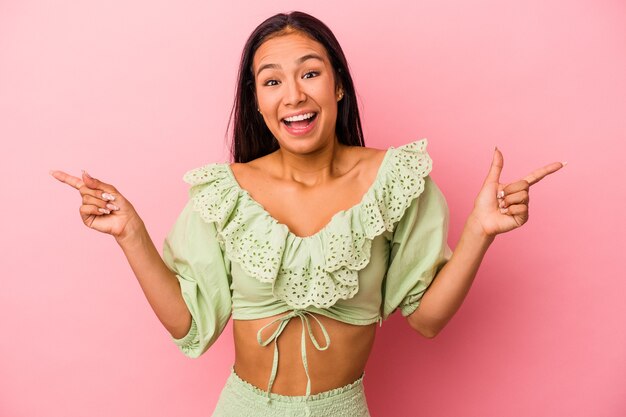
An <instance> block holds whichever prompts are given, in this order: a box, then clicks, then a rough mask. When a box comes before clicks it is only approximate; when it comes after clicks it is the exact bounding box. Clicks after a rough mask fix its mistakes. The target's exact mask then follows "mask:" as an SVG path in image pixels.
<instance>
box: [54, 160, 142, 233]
mask: <svg viewBox="0 0 626 417" xmlns="http://www.w3.org/2000/svg"><path fill="white" fill-rule="evenodd" d="M50 175H52V176H53V177H54V178H56V179H57V180H59V181H61V182H63V183H65V184H67V185H69V186H71V187H73V188H74V189H76V190H78V192H79V193H80V195H81V197H82V203H83V204H82V205H81V206H80V209H79V212H80V217H81V218H82V219H83V223H84V224H85V225H86V226H87V227H90V228H92V229H95V230H97V231H99V232H102V233H108V234H110V235H112V236H114V237H115V239H116V240H117V241H118V242H119V241H121V240H123V239H124V238H125V237H127V236H129V235H131V234H132V233H133V232H134V231H136V230H138V228H140V227H142V226H143V222H142V220H141V218H140V217H139V215H138V214H137V212H136V211H135V208H134V207H133V205H132V204H130V201H128V200H127V199H126V198H124V196H123V195H122V194H120V192H119V191H117V189H116V188H115V187H113V186H112V185H110V184H107V183H104V182H102V181H100V180H97V179H95V178H92V177H91V176H90V175H89V174H88V173H87V172H86V171H83V175H82V179H81V178H78V177H74V176H72V175H69V174H67V173H65V172H63V171H50Z"/></svg>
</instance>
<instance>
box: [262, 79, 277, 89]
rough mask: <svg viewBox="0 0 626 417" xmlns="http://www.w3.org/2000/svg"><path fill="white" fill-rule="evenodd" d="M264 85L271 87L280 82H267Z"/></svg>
mask: <svg viewBox="0 0 626 417" xmlns="http://www.w3.org/2000/svg"><path fill="white" fill-rule="evenodd" d="M263 85H266V86H270V87H271V86H273V85H278V81H276V80H267V81H265V84H263Z"/></svg>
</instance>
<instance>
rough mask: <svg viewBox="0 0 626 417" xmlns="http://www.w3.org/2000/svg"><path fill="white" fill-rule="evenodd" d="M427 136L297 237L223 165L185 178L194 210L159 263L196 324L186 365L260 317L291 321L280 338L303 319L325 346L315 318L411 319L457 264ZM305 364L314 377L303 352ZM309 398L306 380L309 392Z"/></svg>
mask: <svg viewBox="0 0 626 417" xmlns="http://www.w3.org/2000/svg"><path fill="white" fill-rule="evenodd" d="M426 145H427V141H426V139H422V140H418V141H415V142H410V143H407V144H405V145H402V146H399V147H397V148H395V147H393V146H392V147H390V148H389V149H388V150H387V151H386V153H385V156H384V158H383V161H382V163H381V165H380V167H379V169H378V172H377V174H376V179H375V181H374V183H373V184H372V185H371V186H370V188H369V189H368V191H367V192H366V193H365V194H364V196H363V198H362V200H361V201H360V202H359V203H358V204H356V205H354V206H352V207H351V208H349V209H347V210H342V211H339V212H338V213H336V214H335V215H334V216H333V217H332V218H331V220H330V221H329V222H328V223H327V225H326V226H325V227H324V228H322V229H321V230H320V231H319V232H317V233H315V234H314V235H311V236H307V237H298V236H296V235H294V234H293V233H291V232H290V230H289V229H288V227H287V226H286V225H284V224H281V223H279V222H278V221H277V220H275V219H274V218H273V217H271V215H270V214H269V213H268V212H267V211H266V210H265V209H264V208H263V206H262V205H261V204H260V203H258V202H256V201H255V200H253V199H252V197H251V196H250V194H249V193H248V192H247V191H246V190H244V189H242V188H241V187H240V186H239V184H238V183H237V181H236V179H235V176H234V175H233V172H232V170H231V168H230V164H228V163H211V164H208V165H205V166H203V167H200V168H196V169H193V170H191V171H189V172H187V173H186V174H185V176H184V181H185V182H187V183H189V184H190V185H191V186H192V187H191V188H190V190H189V196H190V199H189V202H188V203H187V205H186V206H185V208H184V209H183V211H182V213H181V214H180V216H179V217H178V219H177V220H176V222H175V224H174V226H173V227H172V229H171V230H170V232H169V234H168V235H167V237H166V238H165V242H164V244H163V258H164V261H165V263H166V265H167V266H168V267H169V268H170V269H171V270H172V271H173V272H174V273H175V274H176V276H177V278H178V280H179V282H180V287H181V292H182V295H183V298H184V300H185V303H186V304H187V307H188V308H189V311H190V313H191V316H192V322H191V328H190V329H189V332H188V334H187V335H186V336H184V337H182V338H180V339H175V338H173V337H172V339H173V341H174V343H176V345H177V346H178V347H179V348H180V350H181V351H182V352H183V353H184V354H185V355H186V356H189V357H193V358H195V357H198V356H200V355H202V354H203V353H204V352H205V351H206V350H207V349H208V348H209V347H210V346H211V345H212V344H213V343H214V342H215V341H216V340H217V338H218V336H219V335H220V334H221V333H222V331H223V329H224V327H225V326H226V324H227V322H228V320H229V318H230V316H231V315H232V317H233V319H237V320H250V319H258V318H263V317H268V316H273V315H276V314H280V313H286V314H285V315H283V316H281V317H279V318H278V319H276V320H274V321H273V322H271V323H269V324H268V325H267V326H264V328H265V327H268V326H270V325H274V326H275V325H276V324H278V325H277V326H276V330H275V332H274V334H272V336H271V337H270V338H269V339H267V340H265V341H263V340H262V337H261V333H262V330H263V328H262V329H260V330H259V333H258V342H259V343H260V344H261V345H263V346H265V345H267V344H268V343H270V342H271V341H274V349H275V356H274V366H273V371H272V375H271V377H270V382H269V384H268V388H267V394H268V398H269V393H270V392H271V386H272V383H273V381H274V378H275V376H276V367H277V363H278V362H277V361H278V350H277V348H278V346H277V343H276V341H277V339H278V336H280V333H281V332H282V330H283V329H284V327H285V326H286V325H287V323H288V321H289V320H290V319H291V318H294V317H298V318H300V320H301V321H302V332H303V333H302V334H303V342H304V335H305V328H308V331H309V336H310V337H311V340H312V341H313V343H314V345H315V347H316V348H317V349H320V350H324V349H326V348H327V347H328V345H329V343H330V338H329V335H328V333H327V332H326V329H324V327H323V326H322V325H321V323H320V322H319V321H317V319H316V318H315V316H313V315H311V314H309V313H310V312H313V313H317V314H321V315H324V316H327V317H330V318H333V319H335V320H339V321H342V322H346V323H351V324H355V325H366V324H371V323H375V322H380V324H381V325H382V321H383V320H384V319H387V318H388V317H389V315H391V313H393V312H394V311H395V310H396V309H398V308H400V310H401V312H402V315H403V316H408V315H409V314H411V313H412V312H413V311H415V310H416V309H417V307H418V305H419V302H420V299H421V297H422V295H423V294H424V291H425V290H426V289H427V288H428V286H429V285H430V283H431V282H432V280H433V278H434V277H435V275H436V274H437V272H438V271H439V270H440V269H441V268H442V267H443V265H444V264H445V263H446V262H447V261H448V259H449V258H450V256H451V254H452V251H451V250H450V248H449V246H448V244H447V233H448V206H447V204H446V200H445V198H444V196H443V194H442V193H441V191H440V190H439V188H438V187H437V185H436V184H435V183H434V181H433V180H432V179H431V178H430V176H429V173H430V171H431V169H432V161H431V158H430V157H429V155H428V154H427V152H426ZM309 317H310V318H313V319H315V320H316V321H317V323H318V325H319V326H321V328H322V330H323V333H324V336H325V338H326V343H325V346H320V343H319V342H318V341H317V340H315V338H314V337H313V333H312V332H311V328H310V325H311V324H310V323H309V321H308V318H309ZM302 360H303V363H304V367H305V371H306V372H307V375H308V367H307V362H306V350H305V349H304V347H303V349H302ZM309 394H310V379H309V381H308V384H307V392H306V395H307V396H309Z"/></svg>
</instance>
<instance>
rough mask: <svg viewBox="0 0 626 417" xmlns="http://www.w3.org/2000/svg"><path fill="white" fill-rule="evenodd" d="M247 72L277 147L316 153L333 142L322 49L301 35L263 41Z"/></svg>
mask: <svg viewBox="0 0 626 417" xmlns="http://www.w3.org/2000/svg"><path fill="white" fill-rule="evenodd" d="M252 69H253V72H254V79H255V90H256V98H257V104H258V107H259V110H260V111H261V113H262V115H263V119H264V120H265V123H266V124H267V127H268V128H269V130H270V131H271V132H272V134H273V135H274V137H275V138H276V139H277V140H278V142H279V144H280V146H281V147H283V146H287V147H290V148H291V147H294V146H297V147H299V148H300V149H302V148H301V146H300V145H299V144H302V145H303V146H305V147H307V148H308V147H310V146H313V147H317V146H316V145H323V144H326V143H328V142H332V141H334V140H336V137H335V125H336V122H337V101H338V100H339V99H340V97H341V96H342V94H341V93H340V91H341V89H340V87H339V86H337V87H336V86H335V77H334V72H333V67H332V65H331V63H330V60H329V59H328V54H327V53H326V49H325V48H324V46H323V45H322V44H321V43H319V42H317V41H315V40H313V39H311V38H309V37H308V36H306V35H303V34H302V33H300V32H290V33H288V34H285V35H279V36H276V37H273V38H270V39H269V40H267V41H265V42H264V43H263V44H261V46H260V47H259V48H258V49H257V51H256V52H255V54H254V59H253V64H252Z"/></svg>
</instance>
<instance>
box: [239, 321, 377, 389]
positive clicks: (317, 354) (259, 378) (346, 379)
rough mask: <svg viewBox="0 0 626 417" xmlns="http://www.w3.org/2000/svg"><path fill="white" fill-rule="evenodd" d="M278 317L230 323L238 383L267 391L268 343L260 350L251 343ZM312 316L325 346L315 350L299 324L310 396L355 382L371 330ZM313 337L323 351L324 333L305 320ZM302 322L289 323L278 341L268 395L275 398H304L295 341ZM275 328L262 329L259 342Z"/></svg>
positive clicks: (362, 366)
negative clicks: (304, 349)
mask: <svg viewBox="0 0 626 417" xmlns="http://www.w3.org/2000/svg"><path fill="white" fill-rule="evenodd" d="M287 313H289V312H286V313H281V314H278V315H275V316H271V317H265V318H263V319H256V320H233V337H234V339H235V365H234V368H235V373H236V374H237V375H238V376H239V377H240V378H241V379H243V380H244V381H247V382H248V383H250V384H252V385H254V386H256V387H257V388H260V389H262V390H267V385H268V383H269V378H270V375H271V372H272V362H273V360H274V341H272V342H271V343H269V344H268V345H267V346H261V345H260V344H259V342H258V340H257V332H258V331H259V329H260V328H262V327H263V326H265V325H266V324H268V323H270V322H272V321H273V320H275V319H277V318H279V317H281V316H284V315H285V314H287ZM311 314H313V315H314V316H315V317H316V318H317V319H318V320H319V321H320V322H321V323H322V324H323V325H324V327H325V328H326V331H327V332H328V336H329V338H330V346H329V347H328V349H326V350H321V351H320V350H318V349H316V347H315V346H314V345H313V342H312V341H311V338H310V337H309V334H308V329H307V328H306V324H305V336H304V340H305V345H306V357H307V362H308V370H309V376H310V378H311V394H317V393H320V392H324V391H328V390H330V389H333V388H339V387H343V386H345V385H348V384H350V383H352V382H354V381H356V380H357V379H359V378H360V377H361V375H362V374H363V371H364V369H365V365H366V363H367V359H368V358H369V354H370V352H371V350H372V346H373V344H374V337H375V334H376V324H377V323H372V324H369V325H366V326H357V325H352V324H348V323H344V322H340V321H337V320H334V319H331V318H329V317H326V316H322V315H320V314H314V313H311ZM308 321H309V323H310V325H311V330H312V332H313V335H314V336H315V338H316V339H317V342H318V344H319V346H320V347H324V346H325V345H326V339H325V337H324V333H323V331H322V329H321V328H320V326H319V324H318V323H317V321H316V320H315V319H314V318H313V317H310V316H309V318H308ZM302 324H303V323H302V321H301V319H300V318H299V317H293V318H291V320H289V322H288V323H287V326H286V327H285V329H284V330H283V332H282V333H281V335H280V336H279V337H278V351H279V355H278V356H279V361H278V371H277V373H276V379H275V380H274V384H273V386H272V393H274V394H281V395H289V396H295V395H305V391H306V385H307V376H306V373H305V370H304V365H303V363H302V353H301V348H300V344H301V340H302ZM277 327H278V323H274V324H273V325H271V326H268V327H267V328H266V329H265V330H264V331H263V332H262V339H263V340H264V341H265V340H267V339H268V338H269V337H270V336H271V335H272V333H274V331H275V330H276V329H277Z"/></svg>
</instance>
